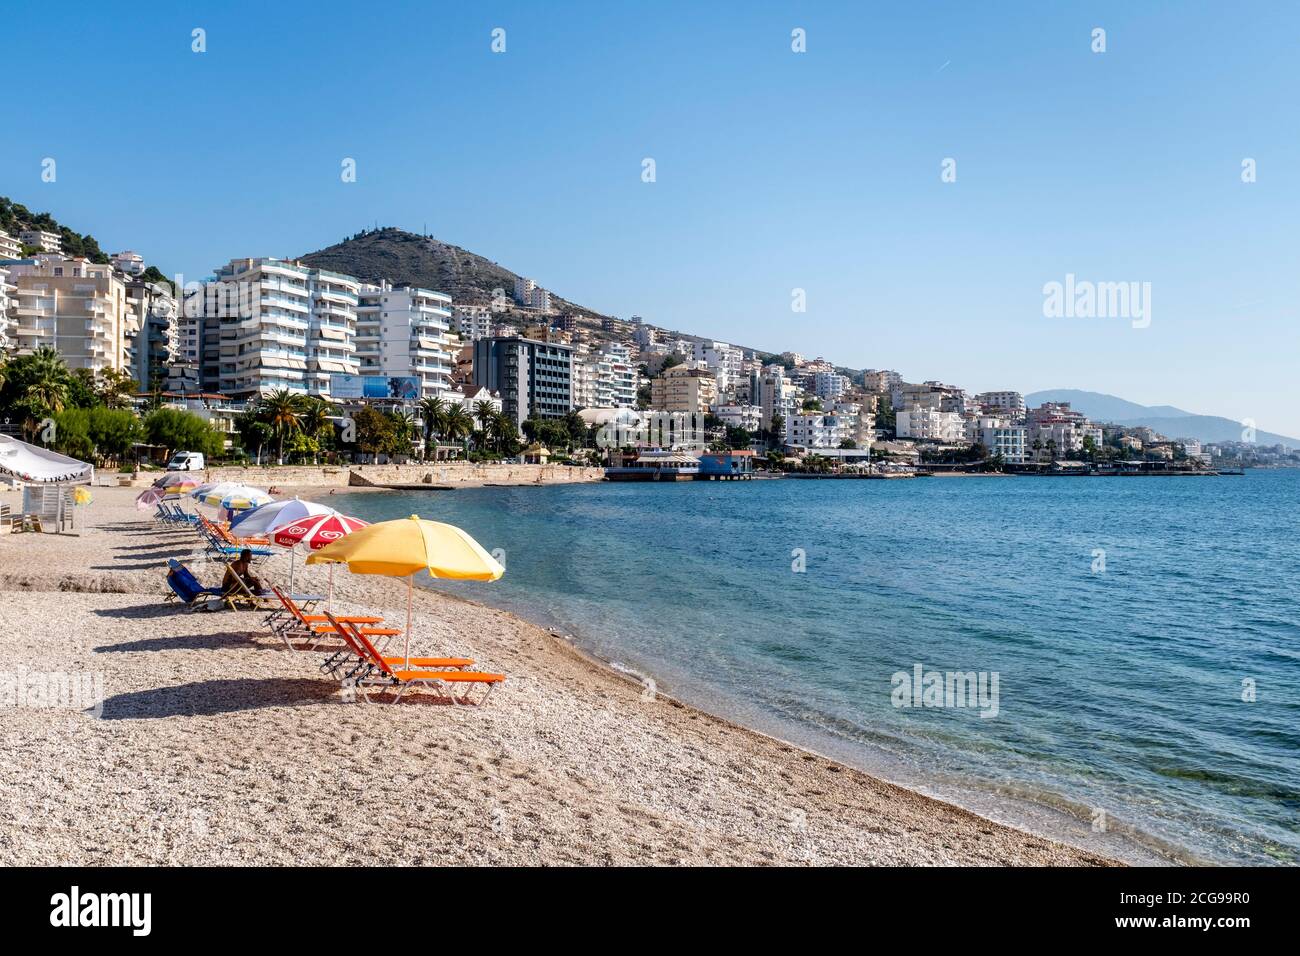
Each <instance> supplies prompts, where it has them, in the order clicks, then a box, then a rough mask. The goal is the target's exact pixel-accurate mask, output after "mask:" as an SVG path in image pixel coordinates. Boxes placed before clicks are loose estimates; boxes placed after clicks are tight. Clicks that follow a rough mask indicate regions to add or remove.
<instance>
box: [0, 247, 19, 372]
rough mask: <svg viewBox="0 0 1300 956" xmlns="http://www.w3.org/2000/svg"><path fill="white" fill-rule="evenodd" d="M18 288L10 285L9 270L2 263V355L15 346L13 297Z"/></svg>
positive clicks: (0, 274) (0, 288) (0, 263)
mask: <svg viewBox="0 0 1300 956" xmlns="http://www.w3.org/2000/svg"><path fill="white" fill-rule="evenodd" d="M17 291H18V287H17V286H15V285H10V284H9V270H8V269H7V268H6V267H5V265H4V263H3V261H0V354H3V353H5V352H8V351H9V349H10V348H11V346H12V344H13V326H14V321H15V316H14V314H13V306H12V304H11V297H12V295H13V293H15V292H17Z"/></svg>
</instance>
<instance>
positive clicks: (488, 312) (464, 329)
mask: <svg viewBox="0 0 1300 956" xmlns="http://www.w3.org/2000/svg"><path fill="white" fill-rule="evenodd" d="M448 325H449V327H450V328H451V330H452V331H453V332H456V333H457V334H458V335H460V337H461V338H462V339H464V340H465V341H466V342H476V341H478V340H479V339H485V338H487V337H488V336H489V335H491V334H492V307H491V306H488V305H463V304H457V305H453V306H452V310H451V319H450V321H449V323H448Z"/></svg>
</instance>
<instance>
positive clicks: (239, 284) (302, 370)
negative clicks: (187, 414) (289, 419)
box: [199, 258, 361, 398]
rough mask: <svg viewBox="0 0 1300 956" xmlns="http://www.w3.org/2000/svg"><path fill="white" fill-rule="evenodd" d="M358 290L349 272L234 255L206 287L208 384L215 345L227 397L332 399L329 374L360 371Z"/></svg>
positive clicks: (202, 333)
mask: <svg viewBox="0 0 1300 956" xmlns="http://www.w3.org/2000/svg"><path fill="white" fill-rule="evenodd" d="M360 287H361V283H360V282H359V281H358V280H357V279H354V278H352V277H351V276H345V275H340V274H338V273H334V272H326V271H323V270H319V269H310V268H308V267H306V266H303V265H300V264H298V263H296V262H289V261H286V260H283V259H269V258H268V259H232V260H231V261H230V262H229V263H227V264H226V265H225V266H223V267H222V268H221V269H220V270H218V271H217V274H216V276H215V277H214V279H213V280H212V281H211V282H209V283H208V284H207V285H206V286H205V287H204V290H203V295H204V302H203V321H202V323H201V327H200V330H199V341H200V346H199V348H200V363H201V366H202V368H203V369H204V387H205V388H207V389H211V382H210V379H209V370H210V368H211V364H210V361H209V359H210V351H211V349H212V347H213V345H214V344H215V345H216V347H217V349H218V353H219V358H218V363H217V373H218V374H217V389H216V390H219V391H220V392H222V393H223V394H225V395H229V396H231V397H235V398H247V397H250V396H253V395H258V394H266V393H268V392H273V391H276V390H278V389H288V390H289V391H291V392H295V393H299V394H311V395H320V396H323V397H328V396H329V383H330V375H332V374H334V373H336V372H344V373H349V374H356V373H357V372H358V371H359V370H360V368H359V366H358V364H357V359H356V354H355V353H356V342H355V336H356V322H357V318H356V309H357V295H358V291H359V290H360ZM213 319H215V320H217V321H216V323H215V326H214V324H213V323H212V322H211V320H213ZM214 332H215V333H216V334H215V338H216V342H215V343H214V342H213V338H214V335H213V333H214Z"/></svg>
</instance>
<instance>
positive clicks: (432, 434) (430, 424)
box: [417, 396, 447, 458]
mask: <svg viewBox="0 0 1300 956" xmlns="http://www.w3.org/2000/svg"><path fill="white" fill-rule="evenodd" d="M417 407H418V408H419V409H420V415H421V417H422V418H423V419H424V453H425V456H426V457H427V456H428V454H429V448H430V447H431V446H434V445H435V443H436V440H437V437H438V436H439V435H441V434H442V432H443V427H444V423H445V422H446V420H447V403H446V402H445V401H444V400H443V399H441V398H438V397H437V396H431V397H430V398H422V399H420V402H419V404H418V405H417ZM434 457H435V458H436V457H437V450H436V448H435V451H434Z"/></svg>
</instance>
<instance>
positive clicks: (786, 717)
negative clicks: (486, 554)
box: [331, 471, 1300, 864]
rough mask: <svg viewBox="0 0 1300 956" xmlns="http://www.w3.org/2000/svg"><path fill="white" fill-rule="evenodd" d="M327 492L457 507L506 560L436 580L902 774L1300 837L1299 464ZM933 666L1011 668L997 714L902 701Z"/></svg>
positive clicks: (1040, 800)
mask: <svg viewBox="0 0 1300 956" xmlns="http://www.w3.org/2000/svg"><path fill="white" fill-rule="evenodd" d="M331 504H334V505H336V506H337V507H339V508H342V509H343V510H345V511H351V512H352V513H355V514H357V515H359V516H361V517H364V518H368V519H371V520H375V519H383V518H391V517H401V516H405V515H408V514H411V513H419V514H421V515H423V516H425V517H430V518H435V519H438V520H443V521H449V522H451V523H453V524H457V525H460V526H461V527H464V528H465V529H466V530H468V531H469V532H470V533H472V534H473V535H474V536H475V537H476V538H477V539H478V540H479V541H480V542H481V543H482V544H483V545H484V546H485V547H487V548H488V549H489V550H492V549H496V548H500V549H503V550H504V552H505V561H504V563H505V564H506V567H507V571H506V575H505V577H504V578H502V579H501V580H500V581H498V582H495V583H493V584H465V583H450V582H445V583H444V582H439V583H438V584H437V585H435V586H438V587H444V588H446V589H447V590H450V591H454V592H456V593H459V594H463V595H465V596H467V597H471V598H473V599H476V600H481V601H484V602H486V603H491V604H495V605H497V606H500V607H504V608H507V609H511V610H516V611H518V612H519V613H521V614H523V615H524V616H526V617H529V618H531V619H533V620H535V621H537V622H538V623H541V624H543V625H546V626H549V627H552V628H554V629H557V630H559V631H562V632H564V633H566V634H571V635H573V636H574V637H575V640H576V641H577V643H578V644H579V645H580V646H582V647H584V648H586V649H588V650H590V651H592V652H594V653H596V654H598V655H599V656H601V657H603V658H606V659H607V660H610V661H612V662H615V663H617V664H619V665H620V666H623V667H626V668H629V669H631V670H633V671H634V672H636V673H638V674H641V675H648V676H649V677H651V678H653V679H654V680H655V681H656V682H657V684H658V686H660V687H661V688H662V689H664V690H665V691H667V692H669V693H672V694H673V695H674V696H678V697H680V698H682V699H684V700H687V701H689V702H691V703H694V704H697V705H699V706H701V707H703V708H704V709H707V710H711V711H713V712H715V713H719V714H722V715H724V716H728V717H731V718H733V719H736V720H739V721H741V722H743V723H745V724H747V725H749V726H753V727H755V728H757V729H760V730H764V731H767V732H770V733H773V734H775V735H777V736H780V737H782V738H784V739H789V740H792V741H794V742H797V743H800V744H803V745H806V746H811V747H813V748H815V749H818V750H820V751H822V752H824V753H828V754H831V755H833V756H836V757H839V758H841V759H844V760H848V761H850V762H853V763H856V764H858V765H860V766H863V767H865V768H867V769H871V770H874V771H876V772H879V773H882V774H883V775H884V776H886V777H889V778H891V779H895V780H897V781H899V782H901V783H906V784H910V785H913V786H919V787H921V788H922V789H924V790H926V791H927V792H932V793H936V794H938V795H941V796H945V797H947V798H949V799H953V800H955V801H956V802H958V803H962V804H963V805H966V806H970V807H971V808H972V809H976V810H979V811H981V812H986V813H990V814H991V815H993V816H995V817H997V818H999V819H1008V820H1010V821H1012V822H1019V823H1022V824H1024V825H1027V826H1029V827H1031V828H1033V829H1037V830H1040V831H1041V830H1046V831H1051V832H1054V833H1056V834H1057V835H1065V836H1067V837H1068V838H1070V839H1072V840H1073V841H1074V842H1076V843H1084V844H1086V845H1090V846H1095V847H1097V848H1099V849H1104V850H1109V851H1110V852H1119V853H1121V854H1127V855H1128V856H1129V858H1132V859H1144V858H1150V857H1148V856H1145V854H1146V853H1147V849H1148V848H1156V849H1157V850H1158V851H1159V852H1160V853H1162V854H1166V855H1172V856H1174V857H1176V858H1181V859H1193V860H1201V861H1212V862H1250V863H1291V864H1293V863H1296V862H1297V861H1298V860H1300V546H1298V542H1300V472H1296V471H1271V472H1270V471H1258V472H1252V473H1250V474H1248V475H1247V476H1245V477H1221V478H1123V479H1116V478H1108V479H1080V478H1005V479H1004V478H991V479H982V478H932V479H919V480H912V481H795V480H783V481H753V482H736V483H725V484H722V483H702V482H695V483H681V484H666V485H635V484H633V485H629V484H598V485H573V486H551V487H527V488H482V489H469V490H460V491H454V492H419V493H392V494H353V495H345V496H341V497H340V496H335V497H334V498H332V499H331ZM797 549H798V550H797ZM800 551H801V552H802V554H803V559H802V560H803V563H804V566H805V569H804V570H803V571H802V572H796V571H795V570H793V567H794V566H795V565H796V564H797V563H798V562H799V552H800ZM1097 551H1104V556H1102V555H1098V554H1096V553H1095V552H1097ZM1099 558H1104V566H1103V565H1102V563H1101V562H1100V561H1099ZM917 664H920V665H922V667H923V669H924V670H925V671H930V670H937V671H941V672H947V671H959V672H968V671H975V672H985V673H987V674H988V675H989V681H990V683H988V684H986V685H985V686H986V689H988V690H991V687H992V685H991V679H992V674H993V673H995V672H996V674H997V676H998V685H997V688H998V693H997V713H996V716H988V717H983V716H981V712H983V713H989V712H990V708H989V707H987V706H986V707H984V708H983V711H981V709H979V708H978V707H897V706H895V700H894V699H892V698H891V691H892V690H893V688H894V682H893V675H895V674H896V673H898V672H904V673H907V674H909V675H910V674H911V673H912V672H913V668H914V666H915V665H917ZM1250 681H1253V682H1254V694H1255V700H1253V701H1244V700H1243V699H1242V698H1243V693H1244V691H1245V690H1246V689H1247V688H1248V687H1249V684H1248V682H1250ZM1247 696H1249V695H1248V694H1247ZM908 699H909V700H911V698H908ZM986 703H987V698H986ZM1119 843H1123V846H1119V845H1118V844H1119Z"/></svg>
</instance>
